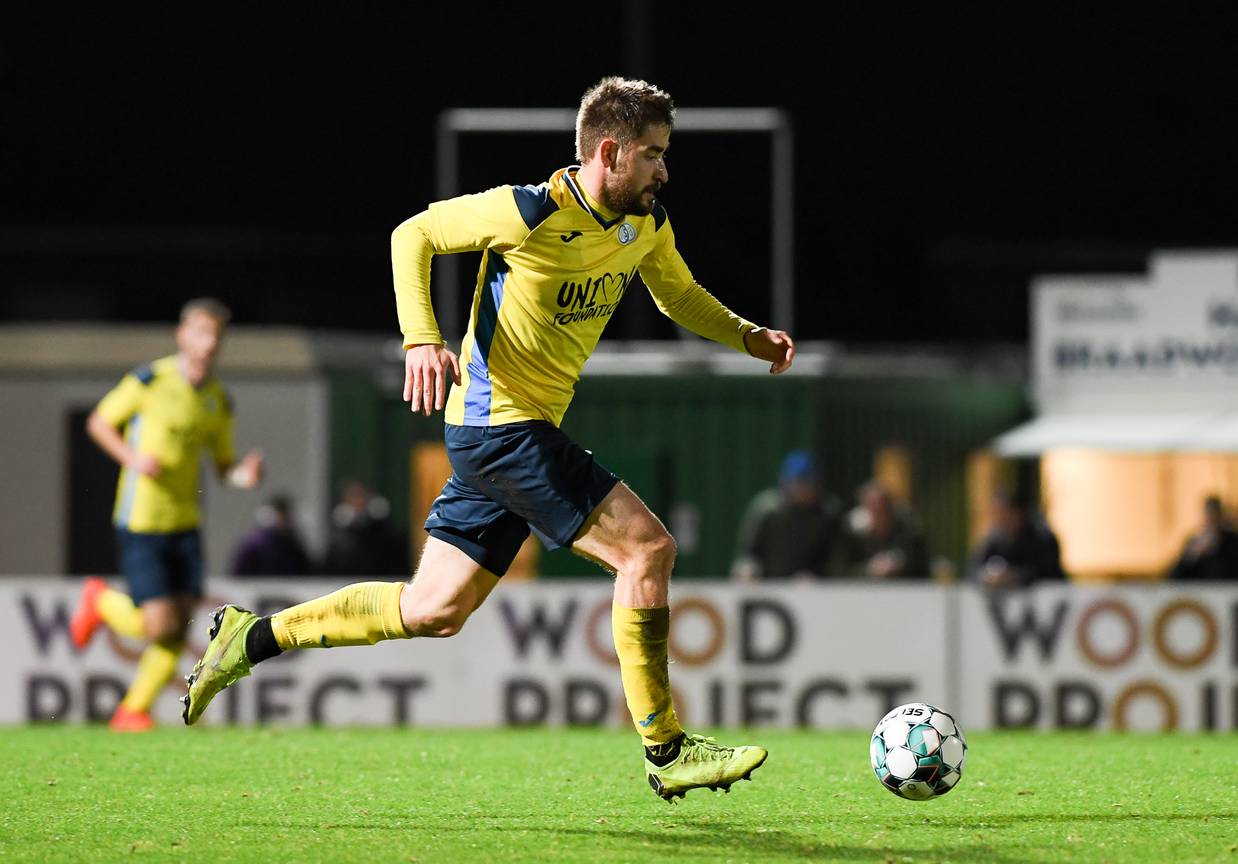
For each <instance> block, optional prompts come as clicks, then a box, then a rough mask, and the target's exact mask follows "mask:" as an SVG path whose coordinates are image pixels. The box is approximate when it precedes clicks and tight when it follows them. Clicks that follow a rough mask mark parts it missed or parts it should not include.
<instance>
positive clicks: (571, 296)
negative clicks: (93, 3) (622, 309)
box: [555, 268, 636, 324]
mask: <svg viewBox="0 0 1238 864" xmlns="http://www.w3.org/2000/svg"><path fill="white" fill-rule="evenodd" d="M635 278H636V268H632V270H631V271H630V272H628V273H603V274H602V275H601V276H597V277H592V278H589V279H586V280H585V281H584V282H564V283H563V284H562V285H561V286H559V296H558V298H557V300H558V302H559V308H560V309H563V310H565V311H563V312H556V313H555V323H556V324H575V323H577V322H581V321H592V320H593V319H595V318H608V317H610V316H611V315H613V314H614V312H615V308H616V307H617V306H618V305H619V301H620V300H621V299H622V298H623V294H624V292H625V291H627V290H628V284H629V283H630V282H631V281H632V280H633V279H635Z"/></svg>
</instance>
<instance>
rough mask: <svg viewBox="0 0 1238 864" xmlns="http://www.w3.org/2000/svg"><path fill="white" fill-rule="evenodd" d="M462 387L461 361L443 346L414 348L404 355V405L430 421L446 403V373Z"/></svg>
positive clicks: (417, 346) (416, 346) (419, 346)
mask: <svg viewBox="0 0 1238 864" xmlns="http://www.w3.org/2000/svg"><path fill="white" fill-rule="evenodd" d="M448 370H450V371H451V380H452V381H454V382H455V383H456V384H459V383H460V359H459V358H458V357H456V355H455V354H452V353H451V352H450V351H448V350H447V349H446V348H445V347H444V346H442V345H414V346H413V347H411V348H409V349H408V350H407V351H405V352H404V401H405V402H407V403H409V404H408V407H409V408H410V409H411V410H412V411H414V412H417V411H420V412H421V413H422V414H424V415H426V416H427V417H429V416H430V414H431V413H433V412H434V411H442V410H443V405H444V404H445V403H446V401H447V372H448Z"/></svg>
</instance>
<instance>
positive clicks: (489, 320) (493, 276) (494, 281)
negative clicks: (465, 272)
mask: <svg viewBox="0 0 1238 864" xmlns="http://www.w3.org/2000/svg"><path fill="white" fill-rule="evenodd" d="M507 271H508V266H507V262H506V261H505V260H503V256H502V255H500V254H499V253H497V252H493V251H491V252H487V253H486V273H485V275H484V276H483V277H482V283H481V300H480V302H479V303H478V304H477V329H476V331H475V332H474V333H473V356H472V357H470V358H469V389H468V391H467V392H466V393H465V394H464V424H465V425H466V426H488V425H490V346H491V345H492V344H493V343H494V332H495V330H497V329H498V326H499V307H500V306H501V305H503V284H504V283H505V282H506V281H507Z"/></svg>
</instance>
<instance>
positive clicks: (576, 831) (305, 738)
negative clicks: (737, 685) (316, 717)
mask: <svg viewBox="0 0 1238 864" xmlns="http://www.w3.org/2000/svg"><path fill="white" fill-rule="evenodd" d="M720 740H723V741H725V742H733V743H740V742H746V741H754V742H757V743H761V744H764V745H766V746H767V747H769V749H770V759H769V761H768V762H767V763H766V765H765V766H764V767H763V768H761V769H760V770H759V771H757V772H756V774H755V775H754V780H753V782H752V783H739V784H737V785H736V786H735V788H734V790H733V791H732V792H731V794H729V795H723V794H722V793H721V792H717V793H714V792H709V791H708V790H698V791H694V792H690V793H689V794H688V797H687V798H686V799H685V800H684V801H682V802H680V803H679V804H677V805H674V806H672V805H668V804H666V803H664V802H663V801H660V800H659V799H658V798H657V797H655V796H654V795H653V793H652V792H651V791H650V789H649V787H648V785H647V784H646V782H645V778H644V776H643V774H642V772H641V767H640V766H641V758H640V749H639V747H638V745H637V741H636V738H635V736H634V735H632V734H631V733H628V732H623V731H595V730H570V731H566V732H560V733H557V732H554V731H549V730H528V731H525V730H487V731H480V730H478V731H473V730H468V731H441V730H422V729H402V730H399V729H378V730H369V729H342V730H339V729H335V730H332V729H287V730H248V729H210V728H207V729H201V730H199V729H192V730H187V729H177V728H168V729H160V730H157V731H156V732H154V733H152V734H148V735H116V734H112V733H109V732H107V731H106V730H105V729H102V728H90V727H85V728H83V727H52V726H46V727H35V728H8V729H4V730H3V732H2V733H0V766H3V769H4V770H3V771H2V772H0V774H3V776H4V803H3V807H2V809H0V813H2V814H3V815H0V860H3V861H5V862H15V861H40V862H43V861H111V860H122V859H123V860H130V861H132V860H135V859H138V858H140V859H142V860H148V861H261V862H280V861H291V860H299V861H333V862H334V861H340V862H343V861H358V862H380V861H396V862H468V861H485V862H487V864H494V862H503V861H521V862H525V861H587V862H603V861H643V862H648V861H665V860H670V861H676V862H679V861H708V862H721V861H737V862H739V861H744V862H746V861H879V862H921V861H968V862H974V861H987V862H1023V861H1044V862H1062V861H1115V862H1116V861H1157V862H1169V861H1172V862H1174V864H1182V862H1187V861H1233V862H1235V864H1238V818H1236V816H1235V812H1236V808H1238V772H1236V771H1235V766H1238V736H1234V735H1218V736H1213V737H1207V736H1137V735H1125V736H1124V735H1101V736H1090V735H1066V734H1024V733H1000V734H988V735H979V734H978V735H975V736H972V737H971V738H970V739H969V743H970V744H971V753H970V756H969V761H968V773H967V774H966V775H965V776H964V777H963V780H962V782H961V783H960V784H959V786H958V788H956V789H955V790H954V791H953V792H951V793H950V794H949V795H947V796H945V797H944V798H941V799H938V800H936V801H929V802H924V803H916V802H910V801H903V800H901V799H898V798H896V797H895V796H893V795H891V794H890V793H889V792H886V791H885V790H884V789H882V788H881V786H880V785H879V784H878V782H877V780H876V779H875V778H874V777H873V775H872V772H871V770H870V769H869V767H868V740H867V736H866V735H865V734H863V733H818V732H774V731H766V730H762V731H760V732H757V733H751V734H736V733H734V732H727V733H726V734H725V735H722V736H720Z"/></svg>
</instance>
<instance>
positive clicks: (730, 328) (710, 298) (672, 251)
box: [640, 220, 756, 354]
mask: <svg viewBox="0 0 1238 864" xmlns="http://www.w3.org/2000/svg"><path fill="white" fill-rule="evenodd" d="M657 234H658V239H657V243H656V244H655V245H654V248H653V250H652V251H651V252H650V253H649V254H648V255H646V256H645V259H644V260H643V261H642V262H641V264H640V275H641V279H643V280H644V281H645V285H646V286H647V287H648V288H649V293H650V294H652V295H653V301H654V303H656V304H657V306H658V309H659V310H660V311H661V312H662V314H663V315H665V316H667V317H668V318H670V319H671V320H672V321H674V322H675V323H676V324H678V325H680V326H681V327H686V328H688V329H689V330H691V331H692V332H693V333H695V334H697V335H698V336H704V337H705V338H706V339H712V340H713V341H714V342H720V343H722V344H723V345H728V346H730V347H731V348H734V349H735V350H736V351H742V352H744V353H745V354H746V353H748V352H747V349H746V348H745V347H744V334H746V333H747V332H748V331H749V330H754V329H756V325H755V324H753V323H752V322H751V321H747V320H745V319H743V318H740V317H739V316H738V315H736V314H735V313H734V312H732V311H731V310H730V309H728V308H726V307H725V306H723V305H722V303H720V302H719V301H718V299H717V298H716V297H714V295H712V294H710V293H709V292H708V291H706V290H705V289H704V288H703V287H701V285H700V283H699V282H697V281H696V280H695V279H693V278H692V272H691V271H690V270H689V269H688V265H687V264H685V263H684V260H683V257H682V256H681V255H680V254H679V250H677V249H676V248H675V234H674V232H673V231H672V230H671V223H670V221H669V220H667V221H665V222H663V223H662V225H661V226H660V227H659V228H658V229H657Z"/></svg>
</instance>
